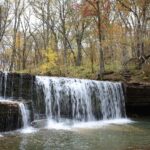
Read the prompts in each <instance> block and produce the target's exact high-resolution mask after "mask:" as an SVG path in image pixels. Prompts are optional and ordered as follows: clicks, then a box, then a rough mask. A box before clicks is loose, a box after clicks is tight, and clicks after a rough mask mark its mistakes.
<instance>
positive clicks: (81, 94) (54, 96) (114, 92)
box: [36, 76, 126, 121]
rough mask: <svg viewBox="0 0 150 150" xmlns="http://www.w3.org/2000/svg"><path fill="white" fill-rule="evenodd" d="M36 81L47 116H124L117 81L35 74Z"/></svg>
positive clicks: (120, 91) (122, 102) (107, 117)
mask: <svg viewBox="0 0 150 150" xmlns="http://www.w3.org/2000/svg"><path fill="white" fill-rule="evenodd" d="M36 83H37V93H40V92H41V90H42V93H43V94H44V101H45V109H46V117H47V118H49V119H55V120H57V121H59V119H60V118H71V119H73V120H79V121H94V120H97V119H98V120H99V119H105V120H106V119H115V118H122V117H126V113H125V102H124V95H123V91H122V85H121V83H119V82H118V83H114V82H108V81H104V82H103V81H93V80H80V79H71V78H58V77H41V76H37V77H36ZM40 95H41V93H40ZM40 95H39V96H40Z"/></svg>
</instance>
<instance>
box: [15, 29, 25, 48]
mask: <svg viewBox="0 0 150 150" xmlns="http://www.w3.org/2000/svg"><path fill="white" fill-rule="evenodd" d="M23 43H24V40H23V38H22V37H21V33H20V32H18V33H17V36H16V48H17V49H21V48H22V46H23Z"/></svg>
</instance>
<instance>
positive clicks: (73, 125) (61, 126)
mask: <svg viewBox="0 0 150 150" xmlns="http://www.w3.org/2000/svg"><path fill="white" fill-rule="evenodd" d="M130 123H133V121H132V120H130V119H111V120H101V121H89V122H69V121H61V122H56V121H55V120H49V121H48V124H47V126H46V128H47V129H55V130H78V129H96V128H103V127H106V126H109V125H124V124H130Z"/></svg>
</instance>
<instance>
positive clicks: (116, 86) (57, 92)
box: [0, 73, 150, 129]
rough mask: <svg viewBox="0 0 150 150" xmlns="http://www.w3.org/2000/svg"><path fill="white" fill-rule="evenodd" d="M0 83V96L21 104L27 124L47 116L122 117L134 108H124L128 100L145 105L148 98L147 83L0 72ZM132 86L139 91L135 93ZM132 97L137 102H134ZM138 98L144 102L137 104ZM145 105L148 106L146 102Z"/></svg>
mask: <svg viewBox="0 0 150 150" xmlns="http://www.w3.org/2000/svg"><path fill="white" fill-rule="evenodd" d="M0 83H1V87H0V96H1V97H2V98H3V99H4V98H5V99H11V100H17V101H18V102H23V103H24V104H25V106H26V107H27V112H28V113H27V114H28V115H29V116H28V117H29V118H30V119H29V121H28V124H29V125H30V124H31V122H32V121H36V120H41V119H47V120H49V121H47V125H50V122H51V121H52V122H53V123H58V125H59V124H61V123H62V124H65V123H66V122H65V120H67V119H70V120H72V122H74V123H75V124H76V123H77V122H80V123H84V122H85V123H88V122H95V121H96V120H98V121H100V120H101V121H104V120H113V119H122V118H126V110H127V114H129V113H128V112H129V111H130V110H132V111H133V112H132V113H134V110H136V109H130V110H129V109H128V108H130V106H131V104H132V108H133V107H135V104H136V105H137V104H138V106H143V107H144V108H145V101H146V102H148V100H149V99H148V98H149V97H150V96H149V95H148V94H149V93H150V92H148V91H149V87H148V86H147V87H146V88H145V87H141V86H139V87H137V86H136V87H135V86H131V85H129V84H128V85H129V86H126V85H125V84H122V83H121V82H109V81H94V80H85V79H75V78H62V77H61V78H59V77H46V76H32V75H29V74H15V73H0ZM123 89H124V90H123ZM135 89H137V90H136V91H138V89H140V91H141V90H142V91H143V92H136V93H135V92H134V91H135ZM145 90H146V91H145ZM145 92H146V94H147V95H146V96H147V97H146V99H145V98H144V99H145V101H143V99H142V95H141V93H143V94H144V95H145ZM134 97H135V98H134ZM133 98H134V99H133ZM132 99H133V100H132ZM135 100H136V101H137V100H138V103H134V101H135ZM131 102H132V103H131ZM139 102H140V103H139ZM141 102H142V103H143V102H144V105H139V104H141ZM125 103H126V109H125ZM133 104H134V105H133ZM146 106H147V108H149V105H146ZM140 108H141V107H140ZM139 110H141V109H139ZM144 110H146V109H144ZM147 110H149V109H147ZM139 112H141V111H139ZM145 112H147V111H145ZM148 112H149V111H148ZM62 120H64V122H63V121H62ZM52 122H51V123H52ZM23 126H24V125H23V123H22V127H23ZM28 129H29V128H28Z"/></svg>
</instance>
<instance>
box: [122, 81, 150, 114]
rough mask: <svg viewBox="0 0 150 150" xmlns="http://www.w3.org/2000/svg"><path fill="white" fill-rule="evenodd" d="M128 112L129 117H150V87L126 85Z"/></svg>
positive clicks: (146, 85)
mask: <svg viewBox="0 0 150 150" xmlns="http://www.w3.org/2000/svg"><path fill="white" fill-rule="evenodd" d="M124 87H125V95H126V112H127V115H128V116H150V85H149V84H145V83H143V84H142V83H127V84H124Z"/></svg>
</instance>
